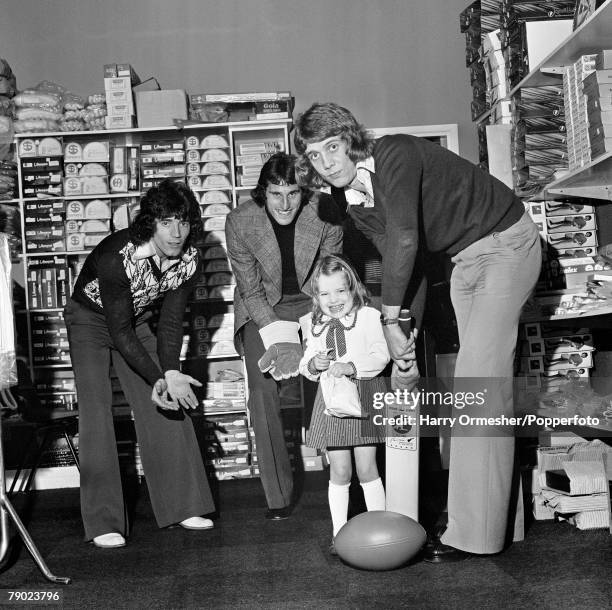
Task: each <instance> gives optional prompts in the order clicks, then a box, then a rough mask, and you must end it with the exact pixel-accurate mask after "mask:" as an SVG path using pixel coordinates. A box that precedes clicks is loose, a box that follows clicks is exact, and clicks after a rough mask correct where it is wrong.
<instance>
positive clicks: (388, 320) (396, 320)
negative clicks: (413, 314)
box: [380, 314, 399, 326]
mask: <svg viewBox="0 0 612 610" xmlns="http://www.w3.org/2000/svg"><path fill="white" fill-rule="evenodd" d="M380 322H381V324H382V325H383V326H391V325H392V324H399V318H385V316H384V315H383V314H380Z"/></svg>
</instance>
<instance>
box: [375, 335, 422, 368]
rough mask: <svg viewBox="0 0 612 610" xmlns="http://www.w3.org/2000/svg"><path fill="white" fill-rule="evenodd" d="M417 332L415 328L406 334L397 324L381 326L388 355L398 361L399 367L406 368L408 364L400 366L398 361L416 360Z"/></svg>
mask: <svg viewBox="0 0 612 610" xmlns="http://www.w3.org/2000/svg"><path fill="white" fill-rule="evenodd" d="M417 333H418V329H416V328H415V329H414V330H412V331H410V334H409V335H408V336H406V335H405V334H404V333H403V331H402V329H401V328H400V327H399V324H389V325H387V326H383V334H384V335H385V341H386V342H387V347H388V348H389V355H390V356H391V358H392V359H393V360H395V361H396V362H398V365H399V366H400V368H407V367H408V364H406V366H402V365H401V363H400V362H399V361H406V362H411V361H412V360H416V351H415V345H416V336H417Z"/></svg>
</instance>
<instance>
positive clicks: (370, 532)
mask: <svg viewBox="0 0 612 610" xmlns="http://www.w3.org/2000/svg"><path fill="white" fill-rule="evenodd" d="M426 538H427V534H426V533H425V530H424V529H423V527H422V526H421V525H420V524H419V523H418V522H417V521H415V520H414V519H411V518H410V517H407V516H406V515H401V514H400V513H395V512H391V511H386V510H373V511H369V512H365V513H361V514H359V515H357V516H356V517H353V518H352V519H351V520H350V521H348V522H347V523H346V524H345V525H344V526H343V527H342V529H341V530H340V531H339V532H338V534H337V535H336V538H335V540H334V544H335V547H336V551H337V553H338V555H339V556H340V558H341V559H343V560H344V561H345V562H346V563H348V564H349V565H351V566H353V567H355V568H361V569H362V570H393V569H394V568H398V567H399V566H401V565H402V564H404V563H406V562H407V561H408V560H409V559H411V558H412V557H414V556H415V555H416V554H417V553H418V552H419V550H420V549H421V547H422V546H423V545H424V544H425V539H426Z"/></svg>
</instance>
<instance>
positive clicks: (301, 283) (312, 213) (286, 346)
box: [225, 153, 342, 520]
mask: <svg viewBox="0 0 612 610" xmlns="http://www.w3.org/2000/svg"><path fill="white" fill-rule="evenodd" d="M251 197H252V200H249V201H247V202H245V203H243V204H241V205H239V206H238V207H237V208H235V209H233V210H232V211H231V212H230V213H229V214H228V217H227V221H226V224H225V235H226V238H227V252H228V255H229V259H230V262H231V265H232V271H233V272H234V275H235V276H236V291H235V297H234V334H235V340H236V343H237V349H242V350H243V351H244V356H245V361H246V369H247V377H248V382H249V412H250V415H251V421H252V424H253V428H254V431H255V441H256V443H257V459H258V464H259V471H260V475H261V482H262V485H263V488H264V492H265V495H266V501H267V503H268V511H267V513H266V518H268V519H272V520H280V519H285V518H287V517H288V516H289V515H290V513H291V510H292V500H293V499H294V498H293V497H292V494H293V474H292V470H291V463H290V461H289V455H288V453H287V447H286V444H285V436H284V431H283V425H282V421H281V415H280V398H279V388H278V384H277V382H278V381H279V380H282V379H286V378H289V377H292V376H297V375H298V365H299V361H300V358H301V356H302V347H301V343H300V338H299V335H298V330H299V324H298V320H299V318H300V317H301V316H303V315H304V314H306V313H308V312H309V311H310V310H311V307H312V299H311V295H310V294H309V291H310V275H311V273H312V270H313V267H314V264H315V262H316V261H317V259H318V258H319V257H320V256H326V255H328V254H337V253H339V252H340V251H341V249H342V228H341V226H340V224H339V219H337V217H336V208H335V205H334V203H333V201H331V200H330V198H329V196H326V195H323V196H322V198H318V197H315V196H314V194H313V193H312V192H311V191H310V190H309V189H306V188H300V187H299V186H298V185H297V184H296V180H295V157H293V156H292V155H287V154H285V153H278V154H276V155H273V156H272V157H271V158H270V159H269V160H268V161H267V162H266V163H265V164H264V166H263V167H262V169H261V173H260V175H259V181H258V184H257V186H256V187H255V188H254V189H253V190H252V191H251Z"/></svg>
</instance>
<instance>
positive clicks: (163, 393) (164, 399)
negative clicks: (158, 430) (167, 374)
mask: <svg viewBox="0 0 612 610" xmlns="http://www.w3.org/2000/svg"><path fill="white" fill-rule="evenodd" d="M151 400H152V401H153V403H154V404H156V405H157V406H158V407H160V408H162V409H169V410H171V411H178V410H179V408H180V407H179V404H178V403H177V402H176V401H174V400H170V398H169V397H168V383H167V382H166V380H165V379H164V378H163V377H162V378H161V379H158V380H157V381H156V382H155V385H154V386H153V392H152V393H151Z"/></svg>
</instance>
